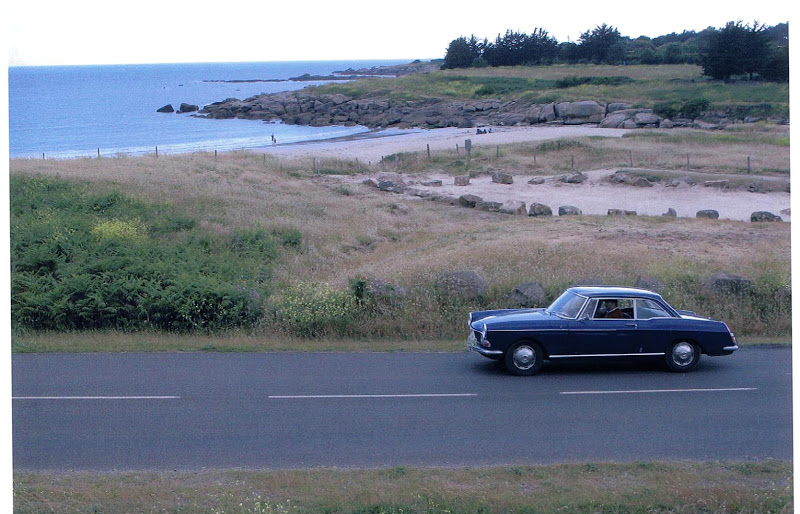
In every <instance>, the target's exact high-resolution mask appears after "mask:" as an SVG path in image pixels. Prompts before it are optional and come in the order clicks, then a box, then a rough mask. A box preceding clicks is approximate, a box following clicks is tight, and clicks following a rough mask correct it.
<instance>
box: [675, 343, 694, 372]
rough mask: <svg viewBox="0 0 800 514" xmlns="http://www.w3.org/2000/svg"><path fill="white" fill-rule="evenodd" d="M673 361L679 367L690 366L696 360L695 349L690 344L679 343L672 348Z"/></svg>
mask: <svg viewBox="0 0 800 514" xmlns="http://www.w3.org/2000/svg"><path fill="white" fill-rule="evenodd" d="M672 360H673V361H674V362H675V364H677V365H678V366H688V365H689V364H691V363H692V361H693V360H694V347H693V346H692V345H691V344H689V343H678V344H676V345H675V346H674V347H673V348H672Z"/></svg>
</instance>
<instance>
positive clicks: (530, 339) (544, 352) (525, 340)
mask: <svg viewBox="0 0 800 514" xmlns="http://www.w3.org/2000/svg"><path fill="white" fill-rule="evenodd" d="M519 343H528V344H535V345H537V346H538V347H539V348H540V349H541V350H542V356H543V357H544V359H545V360H547V359H549V358H550V354H548V353H547V348H545V346H544V345H543V344H542V342H541V341H539V340H538V339H535V338H533V337H529V336H526V337H520V338H519V339H515V340H514V341H512V343H511V344H510V345H508V347H509V348H511V347H512V346H515V345H517V344H519Z"/></svg>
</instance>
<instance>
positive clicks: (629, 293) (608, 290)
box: [569, 286, 661, 300]
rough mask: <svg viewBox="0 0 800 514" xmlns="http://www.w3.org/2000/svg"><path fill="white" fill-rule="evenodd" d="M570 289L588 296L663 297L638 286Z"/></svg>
mask: <svg viewBox="0 0 800 514" xmlns="http://www.w3.org/2000/svg"><path fill="white" fill-rule="evenodd" d="M569 291H572V292H573V293H576V294H579V295H581V296H586V297H588V298H598V297H608V296H612V297H616V298H652V299H659V300H660V299H661V295H660V294H658V293H654V292H653V291H648V290H647V289H639V288H636V287H626V286H580V287H571V288H569Z"/></svg>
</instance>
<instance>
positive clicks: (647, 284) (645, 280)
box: [636, 275, 666, 293]
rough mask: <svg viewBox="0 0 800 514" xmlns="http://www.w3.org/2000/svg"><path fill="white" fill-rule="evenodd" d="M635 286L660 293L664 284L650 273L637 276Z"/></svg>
mask: <svg viewBox="0 0 800 514" xmlns="http://www.w3.org/2000/svg"><path fill="white" fill-rule="evenodd" d="M636 287H638V288H640V289H647V290H648V291H653V292H654V293H661V292H662V291H663V290H664V288H665V287H666V286H665V285H664V282H662V281H660V280H659V279H657V278H656V277H654V276H652V275H640V276H639V278H637V279H636Z"/></svg>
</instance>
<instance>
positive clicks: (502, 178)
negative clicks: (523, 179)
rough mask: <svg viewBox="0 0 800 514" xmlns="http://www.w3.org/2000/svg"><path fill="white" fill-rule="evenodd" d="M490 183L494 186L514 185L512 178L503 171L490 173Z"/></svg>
mask: <svg viewBox="0 0 800 514" xmlns="http://www.w3.org/2000/svg"><path fill="white" fill-rule="evenodd" d="M492 182H494V183H495V184H513V183H514V176H513V175H511V173H505V172H503V171H495V172H494V173H492Z"/></svg>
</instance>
